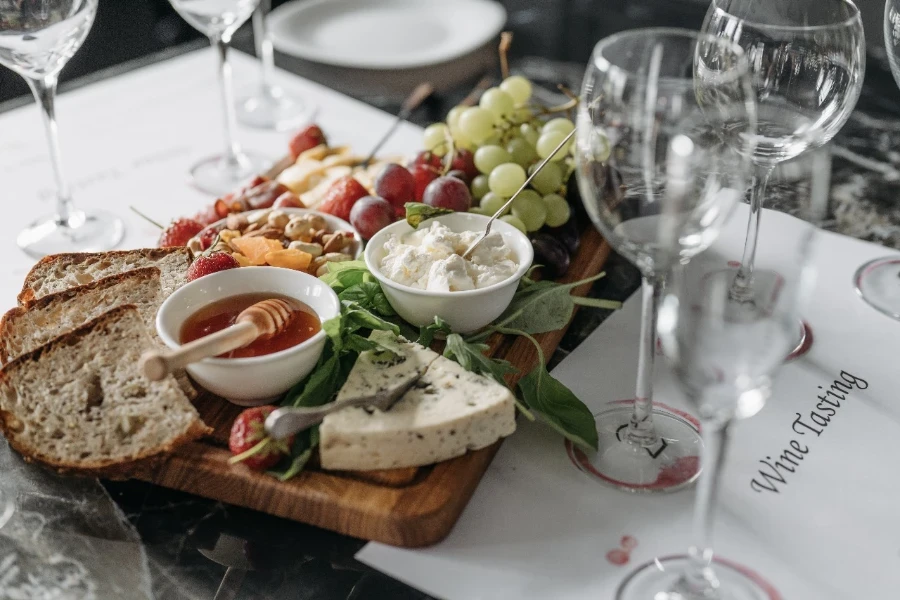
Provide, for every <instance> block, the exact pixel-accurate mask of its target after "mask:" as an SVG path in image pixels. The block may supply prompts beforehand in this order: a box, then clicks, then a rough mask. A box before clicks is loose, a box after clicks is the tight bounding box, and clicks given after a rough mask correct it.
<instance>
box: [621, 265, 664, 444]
mask: <svg viewBox="0 0 900 600" xmlns="http://www.w3.org/2000/svg"><path fill="white" fill-rule="evenodd" d="M662 288H663V278H662V277H660V276H653V277H648V276H646V275H644V276H643V277H642V279H641V299H642V304H641V341H640V348H639V350H638V373H637V384H636V385H635V392H636V393H635V399H634V412H633V413H632V415H631V423H629V426H628V432H627V433H626V439H627V440H628V441H630V442H632V443H635V444H640V445H642V446H653V445H655V444H656V443H657V441H658V437H657V435H656V430H655V429H654V427H653V361H654V358H655V357H656V318H657V316H658V314H659V298H660V295H661V294H662Z"/></svg>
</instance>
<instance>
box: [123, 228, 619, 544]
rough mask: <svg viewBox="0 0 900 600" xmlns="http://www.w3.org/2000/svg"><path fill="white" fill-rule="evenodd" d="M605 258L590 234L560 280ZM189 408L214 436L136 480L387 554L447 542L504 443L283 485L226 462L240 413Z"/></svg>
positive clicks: (517, 350)
mask: <svg viewBox="0 0 900 600" xmlns="http://www.w3.org/2000/svg"><path fill="white" fill-rule="evenodd" d="M609 252H610V249H609V246H608V245H607V244H606V243H605V242H604V241H603V240H602V238H601V237H600V235H599V234H598V233H597V232H596V231H595V230H594V229H593V228H592V227H589V228H588V229H587V230H586V231H585V233H584V234H583V238H582V243H581V246H580V248H579V250H578V252H577V253H576V255H575V256H574V257H573V260H572V263H571V266H570V267H569V271H568V273H567V274H566V276H565V277H564V278H563V279H562V281H576V280H579V279H584V278H586V277H590V276H592V275H596V274H597V273H599V272H600V271H601V269H602V268H603V265H604V264H605V263H606V259H607V257H608V256H609ZM589 289H590V286H589V285H584V286H580V287H579V288H576V289H575V290H573V293H574V294H577V295H585V294H587V293H588V291H589ZM564 334H565V329H562V330H559V331H553V332H549V333H545V334H541V335H538V336H536V337H537V339H538V341H539V342H540V344H541V346H542V348H543V350H544V353H545V354H546V355H547V356H548V357H549V356H550V355H551V354H552V353H553V352H554V351H555V350H556V347H557V346H558V345H559V342H560V340H561V339H562V337H563V335H564ZM489 344H490V346H491V350H490V353H491V354H492V355H494V356H498V357H501V358H505V359H506V360H508V361H510V362H511V363H512V364H513V365H515V366H516V367H518V369H519V370H520V371H521V372H522V373H526V372H528V371H529V370H530V369H532V368H533V367H534V366H535V364H536V361H537V353H536V351H535V349H534V347H533V346H532V345H531V343H530V342H529V341H528V340H525V339H515V338H510V337H508V336H501V335H496V336H494V337H492V338H491V339H490V340H489ZM509 383H510V384H514V383H515V379H513V378H510V380H509ZM195 404H196V406H197V408H198V410H199V411H200V415H201V416H202V417H203V420H204V421H205V422H206V423H207V424H208V425H209V426H210V427H212V428H214V430H215V431H214V433H213V434H212V435H211V436H209V437H208V438H206V439H204V440H201V441H199V442H194V443H191V444H188V445H186V446H184V447H182V448H180V449H179V450H177V451H176V452H175V453H173V454H172V455H171V456H169V457H168V458H167V459H166V460H165V462H163V463H162V464H160V465H158V466H157V467H155V468H153V469H152V470H148V471H147V472H145V473H143V474H140V475H138V478H139V479H142V480H144V481H149V482H152V483H155V484H158V485H161V486H164V487H168V488H173V489H177V490H182V491H185V492H190V493H192V494H197V495H198V496H204V497H206V498H212V499H214V500H219V501H221V502H226V503H229V504H236V505H238V506H244V507H247V508H251V509H254V510H259V511H262V512H266V513H269V514H272V515H277V516H279V517H284V518H286V519H292V520H295V521H301V522H304V523H309V524H311V525H316V526H318V527H323V528H325V529H331V530H333V531H337V532H339V533H342V534H345V535H350V536H353V537H357V538H363V539H367V540H374V541H379V542H384V543H387V544H392V545H395V546H405V547H418V546H428V545H431V544H434V543H436V542H439V541H440V540H442V539H443V538H444V537H446V536H447V534H448V533H450V530H451V529H452V528H453V525H454V524H455V523H456V520H457V519H458V518H459V515H460V513H461V512H462V510H463V508H464V507H465V505H466V503H467V502H468V501H469V498H471V496H472V493H473V492H474V491H475V487H476V486H477V485H478V482H479V481H480V480H481V476H482V475H483V474H484V472H485V470H486V469H487V467H488V465H489V464H490V462H491V460H492V459H493V458H494V455H495V454H496V453H497V450H498V449H499V448H500V444H501V443H502V441H501V442H497V443H496V444H493V445H492V446H489V447H487V448H483V449H481V450H477V451H475V452H469V453H468V454H466V455H464V456H460V457H458V458H455V459H452V460H448V461H444V462H442V463H438V464H436V465H432V466H428V467H421V468H406V469H394V470H389V471H368V472H338V471H323V470H321V469H319V468H318V467H317V465H315V464H311V465H309V466H308V467H307V469H306V470H305V471H304V472H303V473H301V474H300V475H298V476H297V477H295V478H293V479H291V480H290V481H287V482H281V481H278V480H277V479H275V478H273V477H271V476H268V475H266V474H264V473H257V472H254V471H251V470H250V469H248V468H247V467H245V466H244V465H240V464H238V465H229V464H228V459H229V458H230V457H231V453H230V452H229V451H228V434H229V431H230V430H231V424H232V422H233V421H234V419H235V417H236V416H237V415H238V413H239V412H240V411H241V410H242V409H241V408H240V407H238V406H235V405H233V404H231V403H229V402H227V401H225V400H222V399H221V398H217V397H214V396H211V395H208V394H203V395H201V396H200V398H198V399H197V400H196V401H195Z"/></svg>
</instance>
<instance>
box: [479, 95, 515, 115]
mask: <svg viewBox="0 0 900 600" xmlns="http://www.w3.org/2000/svg"><path fill="white" fill-rule="evenodd" d="M478 106H480V107H481V108H483V109H485V110H489V111H491V113H493V115H494V116H495V117H497V118H498V119H499V118H501V117H508V116H511V115H512V114H513V111H514V109H515V107H516V103H515V102H513V99H512V96H510V95H509V94H507V93H506V92H504V91H503V90H501V89H500V88H495V87H494V88H490V89H488V90H485V92H484V93H483V94H482V95H481V100H479V101H478Z"/></svg>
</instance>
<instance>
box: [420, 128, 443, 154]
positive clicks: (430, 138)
mask: <svg viewBox="0 0 900 600" xmlns="http://www.w3.org/2000/svg"><path fill="white" fill-rule="evenodd" d="M448 133H450V130H449V129H448V128H447V126H446V125H444V124H443V123H432V124H431V125H429V126H428V127H426V128H425V133H423V134H422V140H423V142H424V144H425V149H426V150H430V151H431V152H433V153H434V154H437V155H438V156H443V155H445V154H446V153H447V150H449V147H448V146H449V144H448V143H447V134H448Z"/></svg>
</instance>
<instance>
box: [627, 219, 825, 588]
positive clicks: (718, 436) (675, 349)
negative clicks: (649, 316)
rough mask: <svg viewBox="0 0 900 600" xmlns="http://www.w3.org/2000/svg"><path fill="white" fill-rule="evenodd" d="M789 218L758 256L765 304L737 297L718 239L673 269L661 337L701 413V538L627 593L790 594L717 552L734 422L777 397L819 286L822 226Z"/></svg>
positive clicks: (644, 570)
mask: <svg viewBox="0 0 900 600" xmlns="http://www.w3.org/2000/svg"><path fill="white" fill-rule="evenodd" d="M783 218H784V219H785V223H780V224H779V229H778V231H779V234H778V236H777V239H769V240H767V241H768V242H771V245H770V246H769V245H767V246H769V247H766V248H765V249H764V250H762V251H761V252H760V253H759V255H758V256H757V263H756V269H757V271H758V272H759V273H766V274H768V275H770V276H771V278H772V279H775V280H777V281H778V285H777V286H775V287H774V288H772V289H771V290H770V292H771V293H769V294H767V295H766V296H760V297H759V300H758V301H757V302H753V303H737V302H734V301H733V300H732V298H731V290H730V288H731V285H732V279H733V277H734V274H733V272H729V271H725V270H722V269H721V263H722V261H723V260H725V258H724V256H723V255H722V254H720V253H719V252H718V246H719V244H715V245H714V246H713V247H712V248H710V249H709V250H707V251H706V252H705V253H704V254H703V255H701V256H698V257H695V258H694V260H692V261H691V262H690V263H689V264H687V265H684V266H679V267H676V268H675V269H673V272H672V273H671V276H670V277H669V279H668V280H667V282H666V291H665V294H664V297H663V301H662V306H661V308H660V314H659V336H660V340H661V342H662V347H663V351H664V354H665V356H666V358H667V359H668V360H667V362H669V363H670V364H671V366H672V369H673V371H674V373H675V376H676V380H677V381H678V384H679V387H680V388H681V389H682V390H683V392H684V393H685V395H686V396H687V397H688V399H689V400H690V402H691V403H692V404H693V406H694V407H695V409H696V411H697V413H698V415H699V416H700V420H701V430H702V431H703V440H704V449H703V460H702V464H703V473H702V475H701V476H700V481H699V483H698V484H697V491H696V494H697V497H696V500H695V508H694V544H693V545H692V546H691V547H690V549H689V550H688V553H687V555H680V556H671V557H658V558H655V559H653V560H652V561H650V562H649V563H647V564H646V565H644V566H642V567H640V568H638V569H637V570H636V571H635V572H633V573H632V574H631V575H629V576H628V578H626V580H625V581H624V582H623V583H622V585H621V586H620V588H619V591H618V595H617V598H618V599H619V600H634V599H640V600H646V599H648V598H652V599H654V600H718V599H726V598H727V599H728V600H751V599H752V600H777V599H779V598H781V596H779V595H777V593H775V592H773V588H772V587H771V585H769V584H767V583H766V582H765V581H764V580H763V579H762V576H761V575H759V574H757V573H756V571H754V570H753V568H752V565H749V568H748V567H747V566H743V565H739V564H737V563H735V562H733V561H732V560H722V559H719V558H717V557H715V556H714V553H713V543H712V524H713V516H714V515H713V512H714V508H715V504H716V498H717V493H718V491H719V487H720V481H721V475H722V471H723V465H724V461H725V453H726V450H727V445H728V439H729V433H730V430H731V428H732V424H733V422H734V420H735V419H740V418H747V417H750V416H752V415H754V414H756V413H757V412H758V411H759V410H760V409H761V408H762V407H763V405H764V404H765V402H766V400H767V399H768V398H769V396H770V393H771V389H772V380H773V377H774V375H775V373H776V372H777V371H778V369H779V367H780V366H781V365H782V364H783V363H784V360H783V359H784V355H785V353H787V352H788V351H789V350H790V348H791V346H792V345H793V342H794V330H795V327H796V322H797V319H799V318H800V314H801V310H802V308H803V306H804V304H805V302H806V301H807V299H808V298H809V296H810V292H811V288H812V283H813V278H812V275H813V269H812V268H811V264H810V260H809V258H810V255H811V249H812V246H813V241H814V238H815V232H816V229H815V227H814V226H813V225H812V224H811V223H809V222H806V221H802V220H799V219H794V218H793V217H783ZM723 238H724V236H723ZM722 241H724V239H723V240H722Z"/></svg>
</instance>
